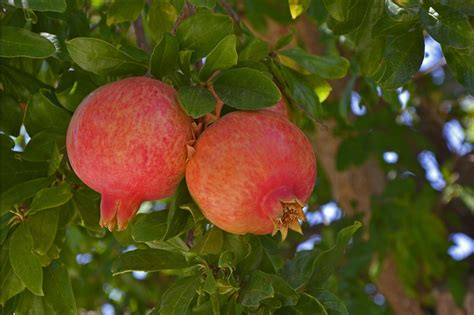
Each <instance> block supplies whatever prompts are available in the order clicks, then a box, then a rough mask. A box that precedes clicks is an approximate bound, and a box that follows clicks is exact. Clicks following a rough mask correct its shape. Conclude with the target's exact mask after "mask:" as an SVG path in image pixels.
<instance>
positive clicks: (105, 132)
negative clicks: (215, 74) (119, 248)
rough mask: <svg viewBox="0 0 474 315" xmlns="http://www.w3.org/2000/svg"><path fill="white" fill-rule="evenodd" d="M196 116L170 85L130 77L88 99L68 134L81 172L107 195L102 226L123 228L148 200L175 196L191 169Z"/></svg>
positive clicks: (73, 158)
mask: <svg viewBox="0 0 474 315" xmlns="http://www.w3.org/2000/svg"><path fill="white" fill-rule="evenodd" d="M191 123H192V120H191V118H189V117H187V116H186V114H185V113H184V112H183V111H182V110H181V108H180V106H179V104H178V103H177V101H176V91H175V90H174V89H173V88H172V87H171V86H169V85H167V84H165V83H163V82H161V81H158V80H153V79H150V78H146V77H131V78H127V79H124V80H121V81H117V82H113V83H110V84H108V85H105V86H103V87H101V88H99V89H97V90H95V91H94V92H92V93H91V94H90V95H89V96H87V97H86V98H85V99H84V100H83V101H82V103H81V104H80V105H79V107H78V108H77V110H76V111H75V113H74V115H73V117H72V120H71V123H70V125H69V128H68V131H67V152H68V156H69V161H70V162H71V165H72V168H73V169H74V171H75V172H76V174H77V175H78V176H79V178H81V179H82V180H83V181H84V183H86V184H87V185H88V186H90V187H91V188H92V189H94V190H96V191H98V192H100V194H101V196H102V200H101V205H100V224H101V226H103V227H107V228H108V229H109V230H111V231H112V230H114V229H115V228H118V229H119V230H123V229H125V228H126V227H127V224H128V222H129V221H130V219H131V218H132V217H133V215H134V214H135V213H136V211H137V209H138V207H139V206H140V203H141V202H142V201H144V200H154V199H161V198H165V197H169V196H170V195H172V194H173V193H174V191H175V189H176V187H177V185H178V183H179V181H180V180H181V179H182V177H183V175H184V171H185V166H186V157H187V150H186V144H187V142H188V141H189V140H191V127H190V126H191Z"/></svg>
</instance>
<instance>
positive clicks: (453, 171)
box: [0, 0, 474, 315]
mask: <svg viewBox="0 0 474 315" xmlns="http://www.w3.org/2000/svg"><path fill="white" fill-rule="evenodd" d="M1 7H2V11H1V13H0V18H1V39H0V45H1V48H0V49H1V54H0V57H1V59H0V61H1V62H0V69H1V71H0V83H1V95H0V99H1V100H0V104H1V106H0V111H1V113H0V128H1V134H0V140H1V142H0V144H1V173H0V175H1V214H2V216H1V219H0V224H1V243H2V256H1V257H2V291H1V297H0V302H1V304H2V314H12V313H13V312H15V313H16V314H23V313H31V312H33V314H53V313H58V314H68V313H71V314H75V313H84V314H85V313H87V312H89V311H93V312H98V313H102V314H145V313H146V312H148V311H151V310H152V309H155V310H154V312H155V313H156V314H158V313H160V314H184V313H186V311H187V309H188V308H189V309H192V313H197V314H210V313H212V312H214V313H216V312H217V311H216V310H217V309H220V312H221V313H224V314H234V313H239V312H257V313H258V314H271V313H277V314H356V315H358V314H361V315H362V314H404V315H405V314H439V315H444V314H456V315H457V314H474V305H473V301H474V260H473V257H474V256H473V255H472V253H473V252H474V240H473V238H474V216H473V212H474V167H473V165H474V154H473V148H474V146H473V141H474V120H473V118H474V98H473V96H472V95H471V94H472V92H473V91H474V86H473V82H474V78H473V75H474V68H473V67H474V46H473V45H474V32H473V29H472V24H473V21H474V19H473V15H474V5H473V3H472V1H469V0H426V1H420V0H398V1H396V0H386V1H384V0H338V1H329V0H321V1H316V0H289V1H280V0H219V1H216V0H188V1H185V0H152V1H150V0H146V1H145V0H130V1H125V0H123V1H119V0H116V1H113V2H112V1H103V0H92V1H85V0H42V1H39V0H29V1H20V0H2V1H1ZM203 57H205V59H204V60H203V59H202V58H203ZM236 70H240V71H237V72H235V71H236ZM231 71H234V72H233V73H234V75H233V76H231V77H232V79H233V80H237V81H239V80H241V79H245V78H247V77H248V76H249V74H251V75H252V76H253V78H254V80H253V82H251V83H252V84H250V85H247V86H244V87H243V89H244V90H248V91H247V92H248V93H247V94H246V93H244V94H243V96H242V97H241V98H239V99H236V100H230V101H229V102H226V105H225V106H224V113H225V112H229V111H232V110H236V109H242V108H246V109H257V108H260V107H265V106H260V105H259V104H264V103H265V102H268V101H269V100H271V99H272V98H274V96H275V95H271V93H270V95H266V96H260V98H258V97H257V98H254V97H252V96H251V95H253V94H252V93H251V92H252V91H254V90H255V86H256V87H258V86H268V84H269V83H268V81H270V80H273V81H274V82H275V83H276V84H277V86H278V87H279V89H280V90H281V92H282V94H283V95H284V97H285V98H286V99H287V100H288V102H289V106H290V109H291V120H292V121H294V122H295V123H297V124H298V125H299V126H300V127H301V128H302V129H303V130H304V131H305V132H306V133H307V135H308V136H309V137H310V139H311V140H312V142H313V143H314V147H315V152H316V155H317V157H318V179H317V182H316V186H315V190H314V193H313V195H312V196H311V199H310V201H309V205H308V207H307V209H306V213H307V219H308V220H307V222H306V223H304V226H303V230H304V235H299V234H295V233H291V234H290V235H289V237H288V239H287V240H286V241H285V242H281V241H280V239H279V236H278V237H274V238H272V237H267V236H265V237H255V236H245V237H236V236H232V235H230V234H227V233H222V232H221V231H220V230H218V229H216V228H212V227H211V226H210V225H209V224H207V222H206V221H205V220H204V219H203V218H202V215H201V214H200V212H199V210H198V209H197V208H196V206H195V205H194V204H193V203H192V200H190V198H189V196H188V195H187V192H186V188H185V187H181V188H180V190H179V191H178V193H177V195H176V196H175V197H173V198H171V199H170V200H162V201H152V202H146V203H144V204H143V205H142V207H141V209H140V215H138V217H137V218H136V219H135V221H134V222H133V223H132V224H131V226H130V228H128V229H127V230H126V231H124V232H114V233H109V232H105V231H104V230H103V229H101V228H99V226H98V216H99V212H98V203H99V196H98V194H96V193H95V192H93V191H91V190H89V189H88V188H86V187H85V186H84V185H83V184H82V183H81V181H80V180H79V179H78V178H77V177H76V176H75V175H74V174H73V172H72V170H71V168H70V167H69V165H68V162H67V156H66V152H65V131H66V128H67V125H68V121H69V119H70V117H71V114H72V112H73V111H74V110H75V108H76V107H77V106H78V105H79V103H80V101H81V100H82V99H83V98H84V97H85V96H86V95H87V94H88V93H90V92H91V91H93V90H94V89H96V88H97V87H99V86H101V85H103V84H106V83H108V82H111V81H115V80H117V79H120V78H123V77H127V76H131V75H144V74H146V75H151V76H154V77H156V78H158V79H161V80H163V81H165V82H168V83H170V84H173V85H174V86H175V87H176V88H177V89H179V96H181V97H182V100H183V101H182V104H181V105H182V106H183V109H184V110H185V111H186V112H187V113H188V114H189V115H192V116H193V117H201V116H203V115H205V114H206V113H209V112H211V111H212V110H213V109H214V108H213V106H212V105H211V106H207V105H206V106H204V105H202V104H205V101H206V100H205V97H206V96H202V98H198V99H197V100H194V101H193V100H191V101H189V100H188V101H186V100H187V98H186V97H185V96H186V94H185V93H186V89H185V88H183V87H190V88H191V89H198V88H202V87H209V86H210V85H214V84H215V86H216V90H217V93H218V94H220V93H224V92H233V90H232V82H235V81H229V79H228V77H229V75H227V77H226V76H225V74H226V73H230V72H231ZM239 76H240V77H239ZM242 81H244V80H242ZM181 88H182V89H181ZM226 89H227V90H226ZM188 91H189V90H188ZM200 95H205V93H201V94H200ZM200 102H201V103H200ZM259 102H260V103H259ZM249 104H251V107H250V108H249V107H245V106H250V105H249ZM268 105H271V104H267V105H266V106H268ZM196 108H197V110H196ZM355 220H358V221H361V222H362V224H363V226H362V228H361V229H360V230H359V231H358V232H357V233H356V234H354V233H355V231H356V230H357V229H358V225H357V223H356V224H354V225H351V224H353V223H354V221H355ZM344 228H345V229H344ZM190 231H192V232H190ZM339 231H341V232H340V234H339V238H338V232H339ZM345 239H347V242H343V240H345ZM349 239H350V241H349ZM346 243H348V244H349V246H348V250H347V251H345V252H344V250H343V248H345V245H346ZM158 254H160V255H158ZM133 255H138V256H140V257H141V258H142V259H143V260H144V261H147V262H148V264H145V265H140V264H139V263H138V261H139V260H140V259H137V257H138V256H133ZM156 255H158V258H157V257H156ZM180 255H181V256H180ZM163 256H166V257H168V258H169V259H168V258H167V259H168V260H166V259H165V260H164V262H163V258H160V257H163ZM183 257H185V258H186V260H184V258H183ZM173 259H175V260H173ZM160 263H163V264H164V265H163V266H164V267H163V266H161V265H160ZM172 264H177V266H176V268H178V269H175V267H173V266H172ZM180 264H182V265H180ZM160 266H161V267H160ZM336 266H337V267H338V269H337V272H335V273H333V272H334V268H335V267H336ZM162 269H164V270H162ZM144 270H146V271H144ZM157 270H161V271H159V272H152V271H157ZM127 271H130V272H127ZM147 271H149V272H147ZM113 273H114V274H115V276H113ZM196 275H197V276H196ZM183 277H184V278H183ZM196 277H197V278H196ZM214 278H216V279H214ZM177 279H185V280H179V281H178V280H177ZM186 279H187V280H186ZM252 279H256V280H255V281H252ZM183 281H184V282H183ZM185 281H188V282H185ZM183 285H185V286H183ZM185 287H188V288H191V289H189V290H185V289H183V288H185ZM193 288H194V289H193ZM186 292H187V293H189V292H191V294H187V295H186V294H185V293H186ZM195 292H198V293H197V294H195ZM175 301H180V302H182V303H181V304H180V305H175V307H174V308H173V307H170V306H169V303H170V302H171V303H173V302H175ZM155 307H156V308H155ZM190 312H191V311H190Z"/></svg>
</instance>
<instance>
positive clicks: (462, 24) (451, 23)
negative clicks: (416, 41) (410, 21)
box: [420, 5, 474, 48]
mask: <svg viewBox="0 0 474 315" xmlns="http://www.w3.org/2000/svg"><path fill="white" fill-rule="evenodd" d="M420 21H421V23H422V25H423V27H424V28H425V30H426V31H427V32H428V33H429V34H430V35H431V36H433V38H434V39H435V40H436V41H438V42H440V43H441V44H442V45H443V46H444V45H448V46H452V47H455V48H468V47H471V46H472V45H474V30H473V28H472V26H471V23H469V19H468V17H467V16H466V15H464V14H462V13H461V12H459V11H457V10H455V9H453V8H450V7H447V6H442V5H436V6H434V7H430V9H429V10H425V9H423V8H422V9H421V10H420Z"/></svg>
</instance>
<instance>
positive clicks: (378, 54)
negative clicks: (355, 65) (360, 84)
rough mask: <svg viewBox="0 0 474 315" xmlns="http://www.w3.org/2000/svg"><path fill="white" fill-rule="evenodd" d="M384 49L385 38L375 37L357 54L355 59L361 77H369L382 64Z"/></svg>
mask: <svg viewBox="0 0 474 315" xmlns="http://www.w3.org/2000/svg"><path fill="white" fill-rule="evenodd" d="M384 49H385V38H384V37H377V38H374V39H373V40H372V41H371V42H370V43H369V44H368V45H367V46H366V47H365V48H364V49H361V50H360V51H359V52H358V53H357V55H356V58H357V60H358V62H359V66H360V72H361V74H362V75H363V76H365V77H369V76H372V75H374V74H375V73H376V72H377V70H378V69H379V68H380V66H381V65H382V62H383V54H384Z"/></svg>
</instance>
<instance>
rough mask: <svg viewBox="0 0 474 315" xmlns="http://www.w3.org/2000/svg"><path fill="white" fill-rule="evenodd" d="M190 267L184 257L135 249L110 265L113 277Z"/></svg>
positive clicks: (163, 251)
mask: <svg viewBox="0 0 474 315" xmlns="http://www.w3.org/2000/svg"><path fill="white" fill-rule="evenodd" d="M190 266H191V265H190V264H189V263H188V262H187V261H186V260H185V259H184V256H183V255H181V254H178V253H175V252H170V251H166V250H162V249H151V248H149V249H137V250H133V251H129V252H126V253H124V254H122V255H120V256H119V257H117V259H115V260H114V262H113V264H112V273H113V274H114V276H116V275H119V274H122V273H126V272H131V271H159V270H168V269H183V268H186V267H190Z"/></svg>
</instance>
